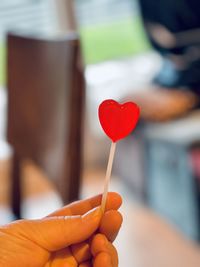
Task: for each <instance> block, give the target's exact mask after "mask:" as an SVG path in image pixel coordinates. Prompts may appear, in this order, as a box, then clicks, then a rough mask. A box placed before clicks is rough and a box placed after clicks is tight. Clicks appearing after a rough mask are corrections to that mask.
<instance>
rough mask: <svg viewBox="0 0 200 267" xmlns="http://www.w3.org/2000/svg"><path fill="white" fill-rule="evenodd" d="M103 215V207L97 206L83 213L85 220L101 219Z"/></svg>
mask: <svg viewBox="0 0 200 267" xmlns="http://www.w3.org/2000/svg"><path fill="white" fill-rule="evenodd" d="M101 216H102V211H101V208H100V207H97V208H94V209H92V210H90V211H88V212H87V213H85V214H84V215H83V219H84V220H94V219H98V220H100V219H101Z"/></svg>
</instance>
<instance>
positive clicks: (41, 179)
mask: <svg viewBox="0 0 200 267" xmlns="http://www.w3.org/2000/svg"><path fill="white" fill-rule="evenodd" d="M199 85H200V4H199V2H198V0H191V1H187V0H177V1H171V0H160V1H156V2H155V1H153V0H124V1H120V0H101V1H98V0H85V1H81V0H74V1H73V0H9V1H6V0H1V1H0V224H5V223H8V222H11V221H12V220H15V219H18V218H40V217H42V216H45V215H46V214H48V213H50V212H52V211H54V210H55V209H57V208H59V207H61V206H62V205H63V204H67V203H69V202H70V201H73V200H75V199H78V198H85V197H90V196H92V195H94V194H99V193H102V191H103V182H104V177H105V172H106V167H107V160H108V155H109V149H110V140H109V139H108V138H107V137H106V136H105V134H104V133H103V131H102V129H101V127H100V124H99V121H98V116H97V111H98V106H99V104H100V103H101V101H103V100H104V99H108V98H112V99H115V100H117V101H119V102H125V101H131V100H132V101H135V102H136V103H138V105H139V106H140V108H141V118H140V122H139V124H138V126H137V128H136V130H135V131H134V133H132V134H131V135H130V136H128V137H127V138H126V139H124V140H121V141H120V142H118V143H117V149H116V154H115V159H114V166H113V175H112V181H111V185H110V190H111V191H117V192H119V193H120V194H121V195H122V197H123V199H124V203H123V206H122V208H121V210H122V213H123V216H124V224H123V227H122V230H121V233H120V234H119V238H118V240H117V241H116V246H117V248H118V251H119V257H120V266H127V267H129V266H130V267H143V266H145V267H146V266H149V267H151V266H152V267H156V266H159V267H160V266H163V267H165V266H166V267H168V266H170V267H173V266H174V267H177V266H183V267H184V266H187V267H189V266H190V267H193V266H194V267H196V266H199V265H200V245H199V240H200V206H199V200H200V184H199V181H200V111H199V93H200V91H199Z"/></svg>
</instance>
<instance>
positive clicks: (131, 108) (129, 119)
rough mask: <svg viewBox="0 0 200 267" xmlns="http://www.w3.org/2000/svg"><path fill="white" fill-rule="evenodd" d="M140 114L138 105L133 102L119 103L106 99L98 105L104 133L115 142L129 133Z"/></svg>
mask: <svg viewBox="0 0 200 267" xmlns="http://www.w3.org/2000/svg"><path fill="white" fill-rule="evenodd" d="M139 115H140V109H139V107H138V106H137V105H136V104H135V103H133V102H126V103H124V104H119V103H118V102H116V101H115V100H112V99H108V100H105V101H103V102H102V103H101V104H100V106H99V120H100V123H101V126H102V128H103V130H104V132H105V133H106V135H107V136H108V137H109V138H110V139H111V140H112V141H113V142H116V141H118V140H120V139H122V138H124V137H126V136H127V135H129V134H130V133H131V132H132V130H133V129H134V128H135V126H136V124H137V122H138V119H139Z"/></svg>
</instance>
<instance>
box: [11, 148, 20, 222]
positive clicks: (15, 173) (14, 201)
mask: <svg viewBox="0 0 200 267" xmlns="http://www.w3.org/2000/svg"><path fill="white" fill-rule="evenodd" d="M11 179H12V188H11V190H12V191H11V194H12V196H11V205H12V208H13V213H14V214H15V217H16V219H20V218H21V207H20V203H21V181H20V159H19V157H18V156H17V154H16V153H15V152H14V155H13V159H12V171H11Z"/></svg>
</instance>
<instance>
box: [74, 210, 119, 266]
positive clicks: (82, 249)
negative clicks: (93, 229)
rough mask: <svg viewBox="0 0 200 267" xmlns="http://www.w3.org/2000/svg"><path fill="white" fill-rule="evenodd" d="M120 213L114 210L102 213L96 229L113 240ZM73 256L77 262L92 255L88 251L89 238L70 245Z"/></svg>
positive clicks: (117, 228) (117, 229)
mask: <svg viewBox="0 0 200 267" xmlns="http://www.w3.org/2000/svg"><path fill="white" fill-rule="evenodd" d="M122 220H123V219H122V215H121V214H120V213H119V212H118V211H116V210H110V211H107V212H106V213H105V214H103V216H102V219H101V222H100V226H99V229H98V231H99V232H100V233H101V234H103V235H105V236H106V238H107V239H108V240H109V241H111V242H113V241H114V239H115V238H116V236H117V234H118V232H119V230H120V227H121V224H122ZM71 250H72V253H73V256H74V257H75V258H76V260H77V262H79V263H80V262H85V261H87V260H89V259H90V258H91V257H92V255H91V252H90V242H89V240H87V241H84V242H82V243H80V244H75V245H72V246H71Z"/></svg>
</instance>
